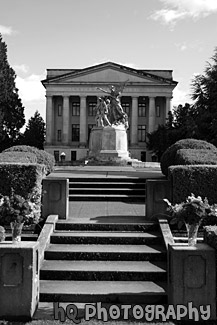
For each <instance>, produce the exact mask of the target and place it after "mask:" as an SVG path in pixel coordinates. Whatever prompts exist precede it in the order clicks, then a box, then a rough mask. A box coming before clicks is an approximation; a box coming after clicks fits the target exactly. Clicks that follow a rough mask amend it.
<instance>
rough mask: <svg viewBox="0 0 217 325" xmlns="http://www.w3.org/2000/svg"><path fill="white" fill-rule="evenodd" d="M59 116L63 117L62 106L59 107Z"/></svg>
mask: <svg viewBox="0 0 217 325" xmlns="http://www.w3.org/2000/svg"><path fill="white" fill-rule="evenodd" d="M57 114H58V116H62V105H58V111H57Z"/></svg>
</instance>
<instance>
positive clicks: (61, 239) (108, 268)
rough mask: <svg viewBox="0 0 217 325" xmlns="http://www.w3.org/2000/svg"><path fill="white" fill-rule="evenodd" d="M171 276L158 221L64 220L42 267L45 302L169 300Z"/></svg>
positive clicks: (153, 302) (41, 279)
mask: <svg viewBox="0 0 217 325" xmlns="http://www.w3.org/2000/svg"><path fill="white" fill-rule="evenodd" d="M166 278H167V271H166V250H165V248H164V245H163V241H162V237H161V234H160V232H159V229H158V225H157V224H155V223H152V222H140V223H133V221H132V220H131V221H129V222H126V223H118V222H117V223H108V222H107V223H94V222H85V221H83V222H79V221H76V220H73V221H72V220H71V221H70V220H68V221H64V220H59V221H58V222H57V224H56V229H55V231H54V233H53V234H52V236H51V243H50V245H49V247H48V248H47V250H46V251H45V260H44V262H43V265H42V268H41V270H40V302H56V301H58V302H68V303H96V302H102V303H109V304H110V303H113V304H120V303H122V304H124V303H125V304H126V303H127V304H135V303H136V304H138V303H139V304H165V303H166V302H167V294H166Z"/></svg>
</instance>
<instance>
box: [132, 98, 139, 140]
mask: <svg viewBox="0 0 217 325" xmlns="http://www.w3.org/2000/svg"><path fill="white" fill-rule="evenodd" d="M130 127H131V130H130V138H131V139H130V142H131V145H134V144H137V143H138V97H133V98H132V115H131V125H130Z"/></svg>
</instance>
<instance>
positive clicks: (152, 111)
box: [148, 97, 155, 133]
mask: <svg viewBox="0 0 217 325" xmlns="http://www.w3.org/2000/svg"><path fill="white" fill-rule="evenodd" d="M154 130H155V97H149V117H148V132H149V133H151V132H153V131H154Z"/></svg>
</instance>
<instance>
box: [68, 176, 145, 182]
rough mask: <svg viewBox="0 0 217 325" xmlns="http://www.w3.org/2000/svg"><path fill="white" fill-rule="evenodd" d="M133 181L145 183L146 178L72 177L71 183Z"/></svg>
mask: <svg viewBox="0 0 217 325" xmlns="http://www.w3.org/2000/svg"><path fill="white" fill-rule="evenodd" d="M84 182H86V183H87V182H88V183H95V182H97V183H115V184H116V183H133V184H138V183H142V184H145V182H146V179H145V178H137V177H121V176H120V177H106V176H105V177H79V178H78V177H74V178H72V177H70V178H69V183H84Z"/></svg>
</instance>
